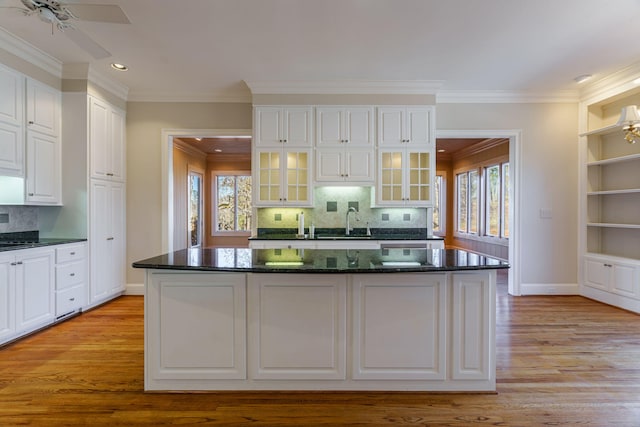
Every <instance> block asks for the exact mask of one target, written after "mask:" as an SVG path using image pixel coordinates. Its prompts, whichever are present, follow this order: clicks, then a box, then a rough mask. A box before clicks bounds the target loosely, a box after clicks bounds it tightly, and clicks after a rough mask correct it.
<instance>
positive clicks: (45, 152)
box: [0, 66, 62, 205]
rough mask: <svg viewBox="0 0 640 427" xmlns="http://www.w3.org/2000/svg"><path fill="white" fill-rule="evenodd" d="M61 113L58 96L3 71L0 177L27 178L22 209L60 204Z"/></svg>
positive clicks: (0, 70) (0, 78) (0, 72)
mask: <svg viewBox="0 0 640 427" xmlns="http://www.w3.org/2000/svg"><path fill="white" fill-rule="evenodd" d="M60 109H61V95H60V91H59V90H57V89H55V88H52V87H50V86H47V85H45V84H43V83H40V82H38V81H36V80H33V79H30V78H26V77H25V76H24V75H22V74H20V73H18V72H16V71H13V70H10V69H9V68H6V67H2V66H0V175H4V176H15V177H24V178H25V180H24V182H23V183H20V186H21V188H20V191H19V192H20V193H21V194H24V197H20V198H19V199H20V200H19V202H20V203H26V204H30V205H56V204H59V203H60V201H61V200H60V197H61V196H60V194H61V185H62V183H61V171H60V163H61V159H60ZM25 142H26V143H25ZM16 201H18V200H16Z"/></svg>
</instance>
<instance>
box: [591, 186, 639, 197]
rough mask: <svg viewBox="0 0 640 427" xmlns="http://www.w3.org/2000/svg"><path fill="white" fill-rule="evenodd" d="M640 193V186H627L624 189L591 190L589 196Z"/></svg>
mask: <svg viewBox="0 0 640 427" xmlns="http://www.w3.org/2000/svg"><path fill="white" fill-rule="evenodd" d="M634 193H640V188H626V189H624V190H603V191H589V192H587V196H606V195H609V194H634Z"/></svg>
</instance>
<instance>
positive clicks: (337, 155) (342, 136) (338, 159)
mask: <svg viewBox="0 0 640 427" xmlns="http://www.w3.org/2000/svg"><path fill="white" fill-rule="evenodd" d="M373 123H374V115H373V107H316V140H315V147H316V152H315V157H316V163H315V164H316V182H317V183H319V184H322V185H331V184H338V185H340V184H343V183H347V184H348V185H354V184H372V183H373V181H374V179H375V172H374V164H375V140H374V136H373V135H374V130H373Z"/></svg>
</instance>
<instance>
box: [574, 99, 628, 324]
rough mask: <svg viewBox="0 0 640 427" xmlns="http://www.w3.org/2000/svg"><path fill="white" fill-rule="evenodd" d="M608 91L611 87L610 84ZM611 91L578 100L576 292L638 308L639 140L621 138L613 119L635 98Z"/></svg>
mask: <svg viewBox="0 0 640 427" xmlns="http://www.w3.org/2000/svg"><path fill="white" fill-rule="evenodd" d="M608 93H612V94H614V93H615V90H612V91H610V92H608ZM639 100H640V98H638V95H637V93H634V91H629V92H628V93H625V92H622V93H616V94H614V95H612V96H611V97H610V98H608V99H599V100H597V101H586V102H584V103H582V104H581V112H580V113H581V115H582V117H583V119H582V120H581V125H582V128H581V131H582V133H581V134H580V163H581V165H580V176H579V177H580V209H579V213H580V216H579V220H580V234H579V239H578V243H579V248H580V258H579V261H580V263H581V264H582V268H581V274H580V284H581V287H580V291H581V294H582V295H584V296H587V297H589V298H593V299H596V300H598V301H602V302H605V303H607V304H611V305H615V306H618V307H622V308H625V309H627V310H631V311H635V312H637V313H640V284H639V283H638V281H639V280H640V279H639V274H640V273H639V272H638V268H640V215H638V212H640V144H638V143H635V144H631V143H629V142H627V141H626V140H625V138H624V137H625V132H624V131H623V129H622V126H618V125H617V124H616V123H615V121H616V120H617V119H618V117H619V115H620V109H621V107H623V106H626V105H636V104H638V103H639Z"/></svg>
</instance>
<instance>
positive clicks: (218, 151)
mask: <svg viewBox="0 0 640 427" xmlns="http://www.w3.org/2000/svg"><path fill="white" fill-rule="evenodd" d="M213 151H215V152H216V153H222V150H221V149H219V148H215V149H214V150H213Z"/></svg>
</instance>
